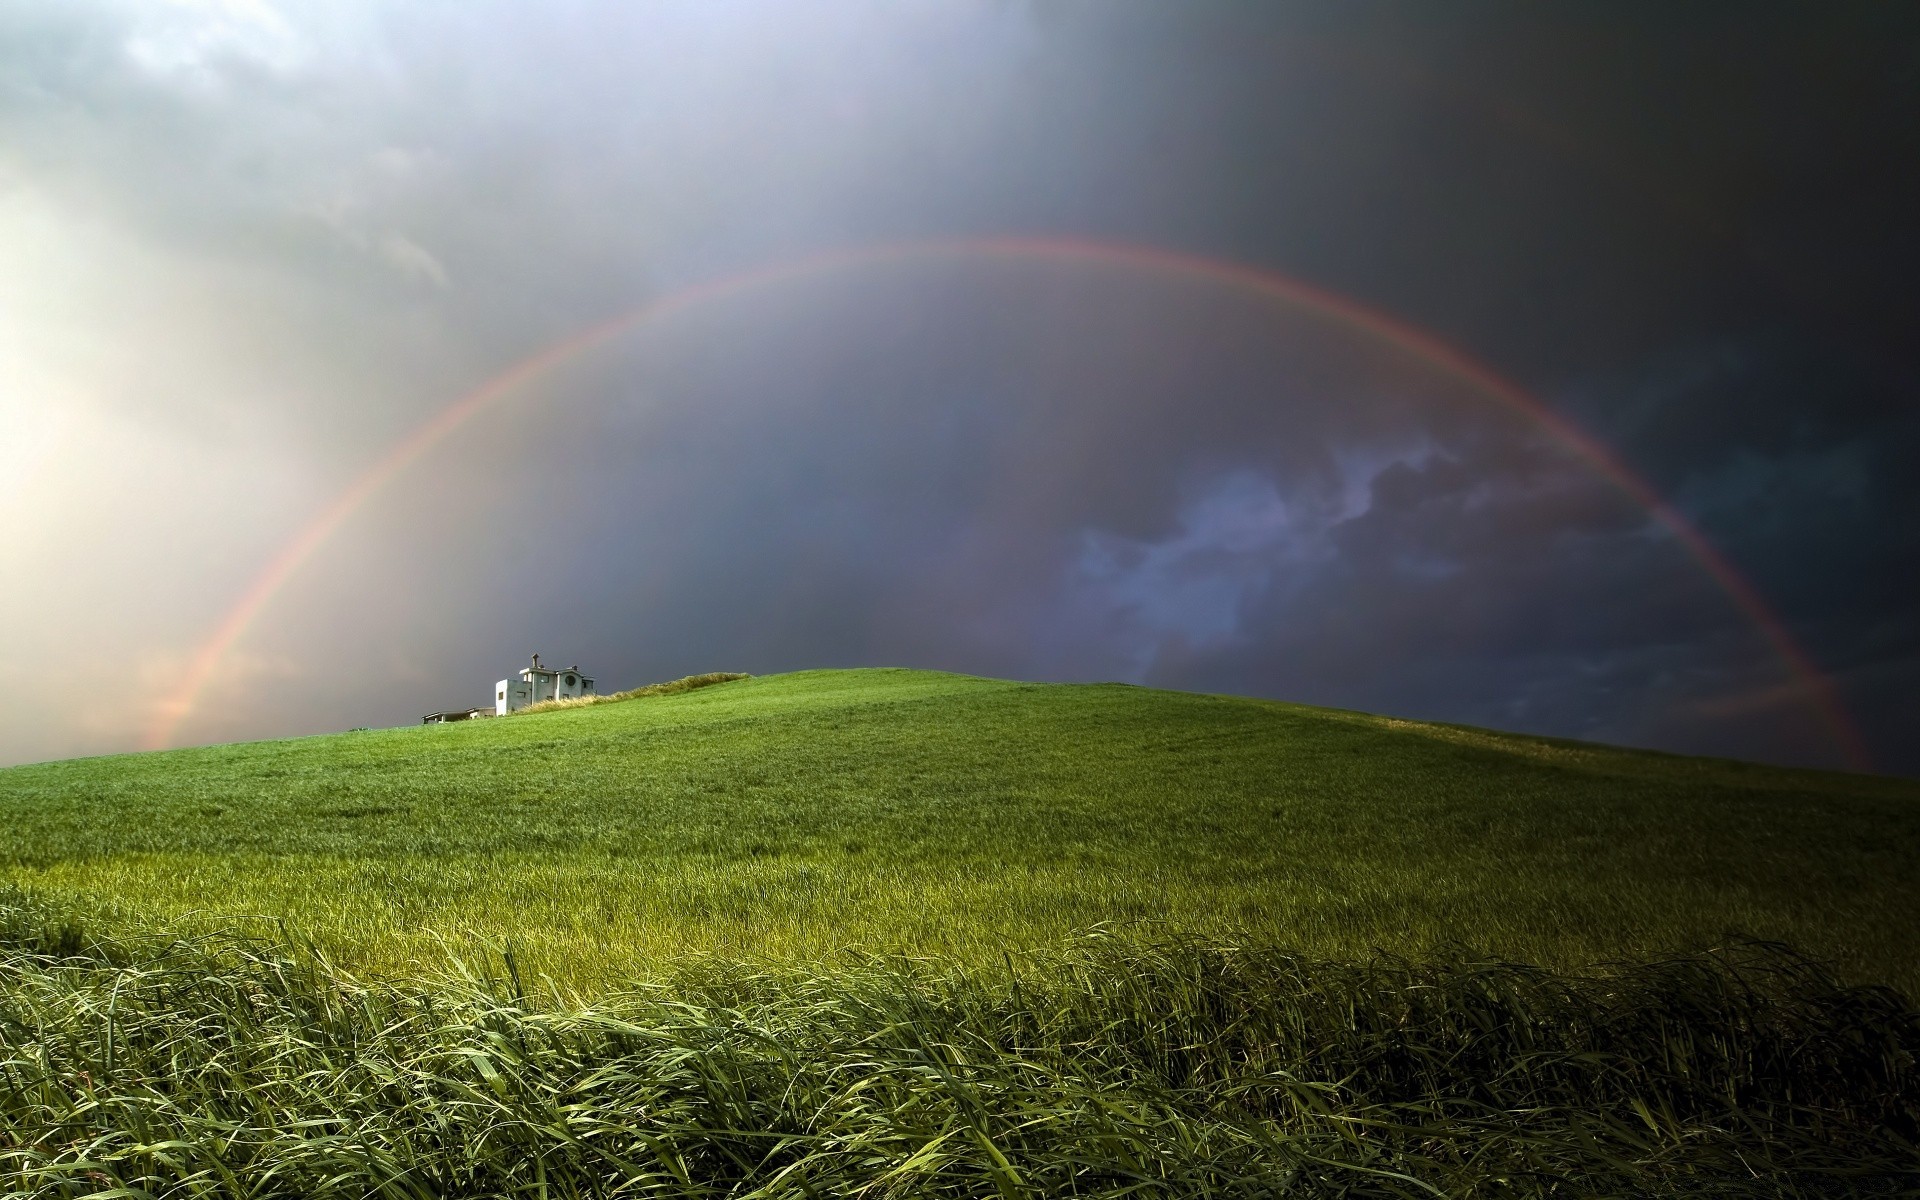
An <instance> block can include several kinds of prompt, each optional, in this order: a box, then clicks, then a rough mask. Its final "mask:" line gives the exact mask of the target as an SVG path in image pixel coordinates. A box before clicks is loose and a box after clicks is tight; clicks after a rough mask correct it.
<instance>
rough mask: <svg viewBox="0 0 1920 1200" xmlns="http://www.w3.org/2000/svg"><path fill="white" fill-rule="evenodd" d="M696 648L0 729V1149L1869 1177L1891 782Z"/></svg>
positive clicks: (1900, 853)
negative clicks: (23, 743)
mask: <svg viewBox="0 0 1920 1200" xmlns="http://www.w3.org/2000/svg"><path fill="white" fill-rule="evenodd" d="M700 682H702V683H705V684H708V685H709V686H700V687H694V686H688V685H686V684H684V683H682V684H680V685H677V686H667V687H661V688H657V689H639V690H638V693H640V694H635V695H633V696H631V697H629V698H625V699H618V700H613V699H608V700H603V701H602V702H599V703H595V704H590V705H585V704H576V705H563V706H558V707H554V708H552V709H550V710H547V711H541V712H536V713H530V714H523V715H516V716H514V717H512V718H508V719H496V720H481V721H472V722H464V723H456V724H450V725H437V726H423V727H413V728H405V729H393V730H374V731H356V732H352V733H345V734H337V735H329V736H323V737H311V738H301V739H292V740H287V741H279V742H261V743H252V744H243V745H232V746H219V747H209V748H201V749H190V750H176V751H169V752H164V753H156V754H141V755H126V756H117V757H105V758H96V759H86V760H73V761H68V762H59V763H48V764H39V765H33V766H25V767H15V768H10V769H7V770H4V771H0V821H4V828H5V832H6V840H5V843H4V849H0V1192H4V1193H5V1194H8V1195H15V1194H18V1195H23V1196H34V1197H43V1196H44V1197H55V1196H58V1197H81V1196H99V1197H106V1196H166V1197H176V1196H181V1197H184V1196H196V1197H198V1196H205V1197H213V1196H219V1197H228V1196H233V1197H238V1196H247V1197H263V1196H289V1197H292V1196H318V1195H337V1196H343V1197H344V1196H353V1197H365V1196H374V1195H378V1196H408V1197H428V1196H541V1197H553V1196H613V1195H622V1196H625V1195H632V1196H662V1197H665V1196H756V1197H758V1196H765V1197H773V1196H796V1197H798V1196H825V1195H836V1196H837V1195H850V1194H860V1195H872V1196H969V1197H971V1196H997V1197H1003V1198H1005V1197H1015V1196H1018V1197H1043V1196H1056V1195H1089V1196H1091V1195H1099V1196H1115V1197H1118V1196H1169V1197H1172V1196H1271V1195H1282V1194H1284V1195H1304V1196H1434V1195H1446V1196H1488V1197H1492V1196H1536V1195H1538V1196H1546V1195H1552V1196H1604V1195H1675V1196H1682V1195H1684V1196H1699V1195H1728V1196H1834V1195H1876V1196H1878V1195H1905V1196H1920V1013H1917V1012H1916V1010H1915V1009H1914V1006H1913V1004H1912V1002H1911V1000H1910V999H1909V997H1911V996H1912V995H1913V994H1915V992H1916V991H1917V990H1920V988H1916V984H1920V922H1915V921H1913V920H1912V918H1911V914H1912V913H1914V912H1915V911H1920V907H1917V906H1920V867H1917V866H1916V864H1917V863H1920V786H1916V785H1915V784H1913V783H1910V782H1904V781H1898V780H1891V779H1877V778H1869V777H1862V776H1850V775H1841V774H1833V773H1822V772H1809V771H1791V770H1783V769H1777V768H1768V767H1759V766H1754V765H1749V764H1742V763H1734V762H1726V761H1717V760H1707V759H1694V758H1681V757H1675V756H1669V755H1661V754H1653V753H1647V752H1639V751H1629V750H1621V749H1614V748H1610V747H1604V746H1597V745H1589V744H1582V743H1574V742H1565V741H1555V740H1549V739H1539V738H1529V737H1521V736H1516V735H1510V734H1503V733H1497V732H1493V731H1488V730H1480V729H1471V728H1464V727H1457V726H1445V725H1430V724H1421V723H1416V722H1407V721H1401V720H1394V719H1389V718H1382V717H1376V716H1370V715H1367V714H1363V713H1352V712H1342V711H1333V710H1326V709H1314V708H1306V707H1301V706H1297V705H1288V704H1282V703H1276V702H1271V701H1263V700H1250V699H1244V698H1235V697H1222V696H1202V695H1191V694H1184V693H1168V692H1157V691H1152V690H1147V689H1141V688H1134V687H1128V686H1123V685H1117V684H1103V685H1035V684H1026V683H1016V682H1006V681H998V680H988V679H979V678H972V677H964V676H954V675H944V674H938V673H933V672H922V671H904V670H863V671H813V672H801V673H797V674H792V675H783V676H772V677H763V678H724V677H719V676H713V677H706V678H705V679H703V680H701V681H700ZM1778 943H1785V945H1781V944H1778Z"/></svg>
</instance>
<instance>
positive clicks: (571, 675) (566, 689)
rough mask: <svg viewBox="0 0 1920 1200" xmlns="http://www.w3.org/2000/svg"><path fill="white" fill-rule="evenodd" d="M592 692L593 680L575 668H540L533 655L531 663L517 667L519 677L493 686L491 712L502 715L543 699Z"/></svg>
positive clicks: (591, 693)
mask: <svg viewBox="0 0 1920 1200" xmlns="http://www.w3.org/2000/svg"><path fill="white" fill-rule="evenodd" d="M593 694H594V691H593V680H592V679H591V678H589V677H588V676H585V675H582V674H581V673H580V668H579V667H577V666H575V667H567V668H564V669H561V668H555V667H543V666H541V665H540V656H539V655H538V654H536V655H534V656H533V665H532V666H530V667H522V668H520V678H518V679H502V680H501V681H500V682H499V683H496V684H494V685H493V712H494V715H495V716H500V717H504V716H506V715H507V714H508V713H510V712H514V711H516V710H518V709H522V708H525V707H527V705H529V704H538V703H540V702H541V701H543V700H572V699H574V698H576V697H579V696H591V695H593Z"/></svg>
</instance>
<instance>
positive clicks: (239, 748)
mask: <svg viewBox="0 0 1920 1200" xmlns="http://www.w3.org/2000/svg"><path fill="white" fill-rule="evenodd" d="M0 822H3V823H4V828H5V831H6V835H7V836H6V838H5V848H4V850H0V877H4V878H7V879H10V880H12V881H14V882H16V883H18V884H20V885H23V886H25V887H27V888H28V889H30V890H32V891H34V892H36V893H40V894H43V895H50V896H54V897H58V898H63V899H66V900H71V901H72V902H73V903H76V904H82V905H85V906H87V907H88V908H90V909H92V910H93V911H95V912H97V913H101V914H104V915H106V916H108V917H110V918H111V919H112V920H113V921H114V922H116V923H118V924H120V925H123V926H124V925H138V926H145V927H151V926H156V925H164V926H167V927H173V928H191V927H194V926H195V925H196V923H200V924H205V923H207V922H216V921H224V920H226V919H227V918H230V917H235V916H249V917H250V916H261V917H268V918H273V919H275V920H276V921H278V922H283V923H284V925H285V926H286V927H287V928H289V929H290V930H292V931H294V932H296V933H298V934H301V935H305V936H311V937H313V938H315V939H317V940H318V941H319V942H320V944H322V945H324V946H326V947H328V948H329V949H330V950H331V951H332V952H334V953H336V954H338V955H339V956H340V957H341V958H342V959H343V961H346V962H348V963H351V964H359V965H360V966H362V967H365V968H369V969H374V970H377V971H383V972H385V971H402V972H404V971H406V970H410V969H413V967H414V966H415V965H417V964H420V963H427V962H431V961H434V960H437V959H438V958H440V957H441V956H444V954H445V953H446V952H447V950H448V948H449V947H452V948H453V949H455V950H456V951H457V950H458V949H459V948H460V947H462V946H467V945H482V946H484V945H492V946H495V947H500V946H512V947H514V948H515V949H516V950H517V952H518V954H519V955H520V957H521V960H522V961H524V962H527V963H530V964H533V966H534V968H535V969H537V970H539V971H542V972H546V973H549V974H552V975H554V976H556V977H557V978H559V979H561V980H564V981H567V982H570V983H574V984H579V985H595V984H598V983H605V982H609V981H618V980H621V979H625V978H631V977H633V976H634V975H635V974H641V973H645V972H646V971H647V970H648V969H650V964H658V963H660V962H662V961H664V960H669V959H673V958H676V957H680V956H684V955H686V954H689V953H698V952H715V953H719V954H722V955H727V956H734V957H748V958H768V959H785V960H809V959H820V958H826V957H830V956H832V955H833V954H835V953H837V952H838V951H840V950H842V949H843V948H846V947H850V946H851V947H858V948H862V949H865V950H870V951H895V950H899V951H906V952H909V953H918V954H931V955H936V956H943V957H946V958H951V959H955V960H959V961H971V962H992V961H996V960H997V959H998V957H999V956H1000V954H1001V953H1002V951H1003V949H1004V948H1006V947H1009V946H1011V947H1015V948H1019V947H1041V946H1046V945H1049V944H1054V943H1057V942H1058V941H1059V940H1060V939H1062V938H1065V937H1066V936H1068V935H1069V934H1071V933H1072V932H1074V931H1076V930H1084V929H1086V928H1087V927H1090V926H1094V925H1098V924H1102V923H1106V924H1109V925H1111V926H1114V927H1117V928H1119V929H1121V930H1122V931H1126V930H1145V931H1149V932H1151V933H1153V934H1155V935H1156V936H1157V935H1159V934H1164V933H1184V932H1199V933H1209V934H1230V933H1248V934H1257V935H1259V936H1261V937H1263V938H1267V939H1271V940H1274V941H1277V942H1280V943H1283V944H1287V945H1291V946H1295V947H1298V948H1299V949H1301V950H1303V951H1306V952H1310V953H1314V954H1324V955H1330V956H1335V957H1340V956H1346V957H1353V956H1356V955H1362V954H1364V953H1366V952H1368V951H1370V950H1372V949H1375V948H1384V949H1386V950H1389V951H1394V952H1400V953H1406V954H1411V955H1414V956H1416V957H1417V956H1420V955H1422V954H1426V953H1430V952H1436V951H1441V950H1446V951H1448V952H1454V951H1463V952H1467V953H1478V954H1487V955H1497V956H1503V957H1507V958H1511V959H1517V960H1522V961H1532V962H1540V963H1546V964H1551V965H1560V966H1577V965H1583V964H1586V963H1591V962H1595V961H1599V960H1604V959H1612V958H1617V957H1645V956H1647V955H1657V954H1662V953H1667V952H1674V951H1680V950H1685V949H1690V948H1699V947H1702V946H1707V945H1711V944H1714V943H1716V942H1718V941H1720V940H1722V939H1724V938H1725V937H1727V936H1728V935H1729V934H1735V933H1737V934H1744V935H1748V936H1753V937H1759V938H1766V939H1779V940H1784V941H1787V942H1789V943H1791V944H1793V945H1795V946H1798V947H1800V948H1802V949H1803V950H1805V951H1807V952H1809V953H1811V954H1814V955H1815V956H1818V957H1822V958H1826V959H1829V960H1832V961H1834V962H1836V963H1837V964H1838V965H1839V967H1840V968H1841V970H1842V971H1843V973H1845V974H1846V975H1848V976H1849V977H1853V978H1858V979H1862V980H1870V981H1881V982H1893V983H1897V984H1899V985H1901V986H1903V987H1907V988H1909V989H1912V988H1913V987H1914V985H1915V984H1916V983H1917V982H1920V931H1916V929H1915V927H1914V925H1913V923H1912V922H1911V921H1910V920H1907V919H1906V915H1907V914H1911V913H1913V912H1915V911H1920V866H1916V864H1920V786H1916V785H1914V784H1912V783H1908V782H1903V781H1896V780H1888V779H1877V778H1868V777H1860V776H1849V775H1842V774H1835V773H1824V772H1811V771H1794V770H1783V769H1776V768H1768V767H1760V766H1753V765H1749V764H1743V763H1735V762H1727V761H1719V760H1708V759H1695V758H1684V757H1676V756H1672V755H1663V754H1655V753H1648V752H1640V751H1630V750H1621V749H1614V748H1610V747H1605V746H1598V745H1590V744H1582V743H1574V742H1566V741H1556V740H1550V739H1541V738H1531V737H1522V736H1517V735H1511V734H1503V733H1496V732H1491V731H1486V730H1478V729H1469V728H1463V727H1457V726H1447V725H1432V724H1422V723H1418V722H1409V721H1401V720H1393V719H1388V718H1381V717H1374V716H1369V715H1366V714H1361V713H1353V712H1343V711H1335V710H1327V709H1315V708H1308V707H1303V706H1298V705H1291V704H1284V703H1277V702H1273V701H1265V700H1253V699H1246V698H1239V697H1228V696H1207V695H1194V694H1187V693H1176V692H1165V691H1155V690H1151V689H1145V688H1137V687H1130V686H1125V685H1119V684H1093V685H1039V684H1029V683H1017V682H1006V681H999V680H991V679H981V678H973V677H966V676H956V675H947V674H940V673H935V672H926V671H908V670H853V671H806V672H799V673H795V674H789V675H779V676H769V677H761V678H752V679H745V680H740V681H737V682H729V683H725V684H723V685H719V686H714V687H709V688H705V689H702V690H697V691H688V692H684V693H681V694H675V695H661V696H653V697H644V698H636V699H633V700H629V701H622V702H617V703H602V704H596V705H593V706H590V707H579V708H563V709H559V710H556V711H551V712H543V713H538V714H533V715H520V716H514V717H511V718H507V719H500V720H491V721H473V722H466V723H461V724H454V725H444V726H424V727H410V728H403V729H391V730H374V731H364V732H354V733H347V734H336V735H328V736H320V737H308V738H297V739H291V740H284V741H270V742H255V743H247V744H240V745H230V746H217V747H208V748H200V749H189V750H174V751H166V752H160V753H150V754H137V755H122V756H114V757H104V758H93V759H81V760H72V761H66V762H57V763H47V764H39V765H33V766H24V767H15V768H9V769H6V770H0Z"/></svg>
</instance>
